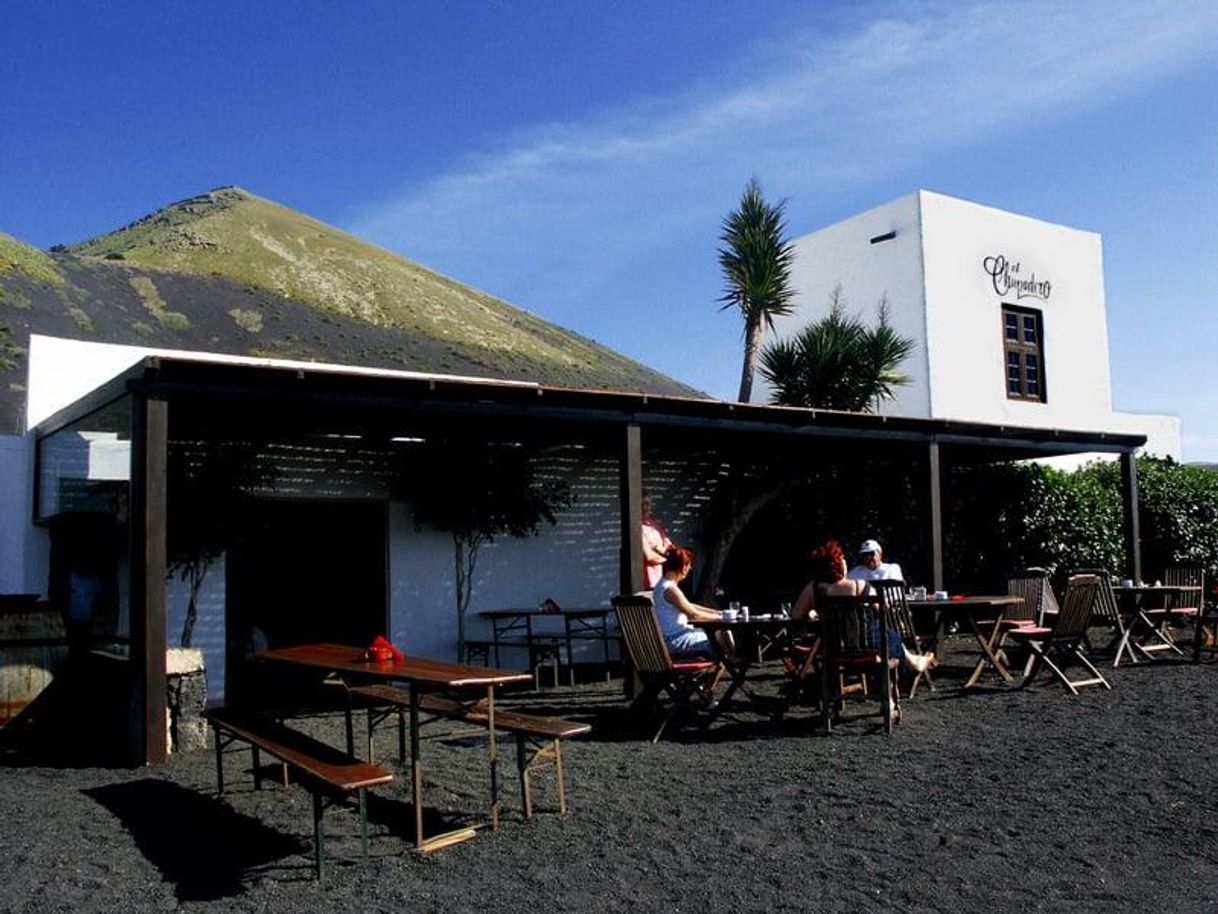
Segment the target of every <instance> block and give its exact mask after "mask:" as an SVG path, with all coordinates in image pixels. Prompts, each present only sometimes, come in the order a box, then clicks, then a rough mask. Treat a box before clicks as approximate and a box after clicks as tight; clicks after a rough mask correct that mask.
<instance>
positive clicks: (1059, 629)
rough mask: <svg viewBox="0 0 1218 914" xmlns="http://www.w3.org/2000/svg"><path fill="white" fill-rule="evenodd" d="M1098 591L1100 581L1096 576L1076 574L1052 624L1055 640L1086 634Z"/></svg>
mask: <svg viewBox="0 0 1218 914" xmlns="http://www.w3.org/2000/svg"><path fill="white" fill-rule="evenodd" d="M1099 589H1100V579H1099V577H1098V576H1097V575H1094V574H1076V575H1075V576H1074V577H1072V578H1071V579H1070V583H1069V584H1068V585H1067V587H1066V603H1065V605H1064V606H1063V607H1062V608H1061V611H1060V612H1058V614H1057V619H1056V621H1055V622H1054V623H1053V636H1054V637H1055V638H1074V637H1081V636H1082V635H1084V634H1086V632H1087V624H1088V623H1089V622H1090V621H1091V611H1092V607H1093V606H1094V605H1095V595H1096V593H1097V592H1098V591H1099Z"/></svg>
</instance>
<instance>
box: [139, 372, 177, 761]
mask: <svg viewBox="0 0 1218 914" xmlns="http://www.w3.org/2000/svg"><path fill="white" fill-rule="evenodd" d="M132 401H133V402H132V417H131V419H132V421H131V445H132V447H131V504H130V527H131V588H130V601H131V669H132V677H131V678H132V683H131V685H132V688H133V689H134V692H135V697H136V701H134V702H133V703H132V707H133V708H139V709H141V711H142V713H141V714H140V716H139V718H138V720H136V721H133V722H132V723H133V724H134V727H135V732H134V733H133V734H132V737H133V743H134V746H133V748H134V751H135V753H136V756H137V758H136V760H137V761H139V762H142V763H143V764H145V765H156V764H160V763H162V762H164V761H165V760H166V759H167V758H168V756H169V752H168V746H167V739H168V733H167V731H166V725H165V717H166V706H167V699H166V694H165V693H166V688H167V683H166V679H165V647H166V642H165V573H166V526H165V501H166V497H165V496H166V489H167V472H166V469H167V464H168V455H169V404H168V403H167V402H166V401H165V400H154V399H152V398H149V397H146V396H143V395H141V394H138V393H137V394H135V395H134V396H133V397H132Z"/></svg>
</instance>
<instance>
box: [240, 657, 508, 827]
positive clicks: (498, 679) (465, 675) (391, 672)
mask: <svg viewBox="0 0 1218 914" xmlns="http://www.w3.org/2000/svg"><path fill="white" fill-rule="evenodd" d="M254 659H255V660H257V661H260V662H265V663H275V664H290V665H293V666H296V667H306V668H309V669H314V670H319V671H324V672H326V673H329V674H331V675H333V676H335V677H337V678H338V679H340V680H342V681H343V682H344V683H345V684H347V685H348V686H350V685H352V684H359V683H360V682H367V681H380V682H395V683H402V684H404V685H406V686H407V688H408V692H409V696H410V714H409V720H410V773H411V781H410V787H411V800H412V802H413V806H414V829H415V847H416V848H417V849H418V850H420V851H429V850H436V849H438V848H440V847H444V846H447V845H449V844H453V843H456V842H457V841H463V840H465V839H467V838H471V837H473V836H474V834H475V831H474V828H472V827H467V828H462V829H457V830H455V831H450V832H446V833H444V834H441V835H433V836H432V837H430V838H427V837H424V834H423V763H422V759H421V756H420V751H419V697H420V695H422V694H423V693H425V692H443V693H447V694H450V695H453V696H454V697H456V696H462V697H463V698H464V699H465V700H471V701H480V700H483V699H484V700H485V711H486V717H487V724H486V733H487V756H488V762H489V766H490V797H491V799H490V824H491V826H492V827H498V825H499V777H498V763H499V752H498V747H497V745H496V741H495V692H496V690H497V689H498V688H500V687H501V686H505V685H510V684H512V683H517V682H528V681H530V680H531V679H532V676H531V674H529V673H526V672H519V671H515V670H497V669H492V668H489V667H481V666H466V665H464V664H459V663H451V662H449V661H445V660H434V659H432V658H429V657H416V656H411V655H407V656H405V657H403V658H402V659H400V660H395V659H390V660H384V661H370V660H366V659H365V658H364V649H363V648H360V647H353V646H351V645H347V644H329V643H323V644H300V645H296V646H294V647H282V648H275V649H273V650H268V651H262V652H261V653H258V654H255V655H254ZM348 739H350V737H348Z"/></svg>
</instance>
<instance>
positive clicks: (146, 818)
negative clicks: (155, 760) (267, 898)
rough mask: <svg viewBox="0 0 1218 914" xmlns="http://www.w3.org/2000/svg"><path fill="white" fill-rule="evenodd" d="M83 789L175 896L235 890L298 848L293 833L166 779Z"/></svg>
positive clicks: (202, 897) (205, 896)
mask: <svg viewBox="0 0 1218 914" xmlns="http://www.w3.org/2000/svg"><path fill="white" fill-rule="evenodd" d="M84 793H85V795H86V796H89V797H90V798H92V799H93V800H95V801H96V802H97V803H99V804H100V805H101V806H103V807H105V808H106V809H107V810H109V811H110V812H111V813H112V814H113V815H115V816H116V817H118V818H119V819H120V820H121V821H122V823H123V825H124V827H126V829H127V830H128V831H129V832H130V833H131V836H132V837H133V838H134V840H135V843H136V846H137V847H138V848H139V850H140V852H141V853H142V854H143V855H144V856H145V858H147V859H148V861H149V862H150V863H152V864H153V865H154V866H155V867H156V868H157V869H158V870H160V871H161V875H162V876H163V877H164V878H165V880H166V881H167V882H169V883H172V884H173V885H174V886H175V891H176V894H177V898H178V900H179V901H215V900H217V899H220V898H226V897H229V896H232V895H238V894H241V893H242V892H243V891H245V885H246V882H247V880H248V879H249V878H250V877H251V876H253V875H256V874H258V873H259V872H260V871H261V870H262V869H265V868H266V866H267V864H272V863H275V862H277V861H281V860H283V859H284V858H285V857H290V856H298V855H299V854H301V852H302V851H303V850H304V848H303V847H302V845H301V842H300V841H298V840H297V839H295V838H290V837H288V836H286V835H283V834H281V833H279V832H277V831H275V830H274V829H271V828H268V827H267V826H265V825H263V824H262V823H261V822H259V821H257V820H256V819H251V818H250V817H249V816H245V815H242V814H240V813H237V812H234V811H233V810H232V809H231V808H230V807H229V806H227V805H226V804H225V803H224V802H222V801H221V800H218V799H215V798H212V797H206V796H203V795H201V794H199V793H197V792H195V791H193V790H188V789H187V788H185V787H180V786H178V785H177V784H174V783H171V782H169V781H161V780H156V779H153V778H145V779H143V780H139V781H130V782H126V783H121V784H111V785H108V786H105V787H95V788H92V789H89V790H86V791H84ZM311 875H312V873H311V872H310V873H309V876H310V877H311Z"/></svg>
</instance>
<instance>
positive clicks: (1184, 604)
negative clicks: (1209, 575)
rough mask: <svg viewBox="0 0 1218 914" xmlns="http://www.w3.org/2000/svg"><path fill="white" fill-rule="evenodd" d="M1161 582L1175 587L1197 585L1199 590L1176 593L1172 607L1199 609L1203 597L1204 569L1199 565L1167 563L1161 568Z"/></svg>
mask: <svg viewBox="0 0 1218 914" xmlns="http://www.w3.org/2000/svg"><path fill="white" fill-rule="evenodd" d="M1163 583H1164V584H1170V585H1172V586H1175V587H1199V588H1201V589H1200V590H1197V591H1194V592H1190V593H1181V594H1176V595H1174V596H1173V597H1172V602H1171V607H1172V609H1197V610H1200V609H1201V603H1202V600H1203V599H1204V597H1205V569H1204V568H1202V567H1201V566H1200V565H1168V566H1167V567H1166V568H1165V569H1163Z"/></svg>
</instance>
